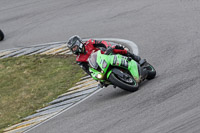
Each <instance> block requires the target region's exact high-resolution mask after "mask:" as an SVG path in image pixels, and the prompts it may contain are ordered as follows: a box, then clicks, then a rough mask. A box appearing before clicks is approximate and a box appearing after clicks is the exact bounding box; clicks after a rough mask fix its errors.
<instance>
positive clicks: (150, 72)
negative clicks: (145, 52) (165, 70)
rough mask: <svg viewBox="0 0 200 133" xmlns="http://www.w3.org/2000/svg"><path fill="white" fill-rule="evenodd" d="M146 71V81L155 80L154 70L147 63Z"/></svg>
mask: <svg viewBox="0 0 200 133" xmlns="http://www.w3.org/2000/svg"><path fill="white" fill-rule="evenodd" d="M146 69H147V70H148V76H147V78H146V79H148V80H151V79H153V78H155V76H156V70H155V68H154V67H153V66H152V65H150V64H149V63H148V64H147V67H146Z"/></svg>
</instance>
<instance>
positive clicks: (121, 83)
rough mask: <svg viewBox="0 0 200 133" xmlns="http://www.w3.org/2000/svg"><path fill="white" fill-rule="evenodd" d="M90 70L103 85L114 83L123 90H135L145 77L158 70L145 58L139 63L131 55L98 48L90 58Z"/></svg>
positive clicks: (148, 77)
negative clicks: (127, 55) (103, 51)
mask: <svg viewBox="0 0 200 133" xmlns="http://www.w3.org/2000/svg"><path fill="white" fill-rule="evenodd" d="M88 62H89V71H90V72H91V76H92V78H93V79H94V80H96V81H99V82H101V84H103V86H105V87H107V86H108V85H114V87H116V86H117V87H119V88H121V89H123V90H126V91H129V92H134V91H137V90H138V89H139V85H140V83H141V82H142V81H144V80H145V79H148V80H151V79H153V78H154V77H155V76H156V70H155V69H154V67H153V66H152V65H150V64H149V63H148V62H146V61H145V60H141V62H140V63H139V64H138V63H137V62H136V61H134V60H133V59H132V58H131V57H126V56H123V55H120V54H114V53H112V52H107V51H106V52H105V53H102V51H101V50H98V51H96V52H94V53H92V54H91V55H90V57H89V58H88Z"/></svg>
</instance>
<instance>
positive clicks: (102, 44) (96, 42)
mask: <svg viewBox="0 0 200 133" xmlns="http://www.w3.org/2000/svg"><path fill="white" fill-rule="evenodd" d="M94 41H95V43H94V44H93V46H94V47H96V48H98V47H103V48H107V47H106V45H105V44H104V43H103V42H102V41H97V40H94Z"/></svg>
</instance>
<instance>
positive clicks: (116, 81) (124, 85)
mask: <svg viewBox="0 0 200 133" xmlns="http://www.w3.org/2000/svg"><path fill="white" fill-rule="evenodd" d="M109 80H110V82H111V83H112V84H113V85H116V86H118V87H120V88H121V89H123V90H126V91H129V92H135V91H137V90H138V88H139V85H138V83H137V82H136V81H135V80H134V79H133V80H134V84H128V83H125V82H123V81H121V80H119V78H118V77H117V76H116V75H115V74H114V73H111V74H110V77H109Z"/></svg>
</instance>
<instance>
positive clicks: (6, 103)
mask: <svg viewBox="0 0 200 133" xmlns="http://www.w3.org/2000/svg"><path fill="white" fill-rule="evenodd" d="M84 75H85V74H84V72H83V71H82V69H80V67H79V66H78V65H77V64H76V62H75V57H74V56H71V55H70V56H55V55H54V56H52V55H33V56H21V57H15V58H6V59H0V132H2V130H3V129H5V128H6V127H8V126H10V125H13V124H16V123H18V122H20V121H21V119H22V118H24V117H26V116H28V115H31V114H33V113H34V111H35V110H36V109H39V108H42V107H44V106H45V105H46V103H48V102H50V101H52V100H53V99H55V98H56V97H57V96H58V95H60V94H62V93H65V92H66V91H67V89H69V88H70V87H72V86H74V84H75V83H76V82H78V81H79V79H80V78H81V77H82V76H84Z"/></svg>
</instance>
